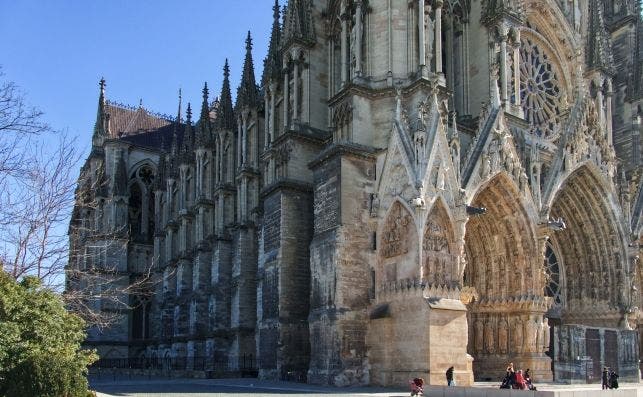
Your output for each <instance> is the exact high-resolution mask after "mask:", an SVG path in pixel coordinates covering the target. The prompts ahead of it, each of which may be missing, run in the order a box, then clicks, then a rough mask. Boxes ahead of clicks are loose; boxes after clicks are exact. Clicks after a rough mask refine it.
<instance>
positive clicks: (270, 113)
mask: <svg viewBox="0 0 643 397" xmlns="http://www.w3.org/2000/svg"><path fill="white" fill-rule="evenodd" d="M273 92H274V91H273V90H272V84H270V86H269V88H268V92H267V93H266V95H265V96H264V100H263V106H264V109H266V119H265V120H264V131H266V132H265V134H264V136H263V138H264V140H263V147H264V149H267V148H268V146H270V134H271V133H272V126H273V122H272V119H273V117H274V115H275V109H274V107H273V104H274V99H273V98H274V95H273Z"/></svg>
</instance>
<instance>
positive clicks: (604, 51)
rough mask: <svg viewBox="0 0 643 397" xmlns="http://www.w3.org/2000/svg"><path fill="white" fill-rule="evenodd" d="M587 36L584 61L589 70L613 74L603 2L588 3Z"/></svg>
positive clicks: (595, 0) (596, 0)
mask: <svg viewBox="0 0 643 397" xmlns="http://www.w3.org/2000/svg"><path fill="white" fill-rule="evenodd" d="M588 30H589V32H588V35H587V49H586V51H587V53H586V61H587V68H588V69H589V70H601V71H603V72H605V73H607V74H613V73H614V58H613V56H612V46H611V45H610V39H609V35H608V33H607V29H606V27H605V18H604V17H603V2H602V1H601V0H590V1H589V26H588Z"/></svg>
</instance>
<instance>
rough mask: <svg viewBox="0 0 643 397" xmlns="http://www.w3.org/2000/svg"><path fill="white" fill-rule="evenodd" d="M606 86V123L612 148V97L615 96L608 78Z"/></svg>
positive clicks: (610, 80)
mask: <svg viewBox="0 0 643 397" xmlns="http://www.w3.org/2000/svg"><path fill="white" fill-rule="evenodd" d="M605 86H606V89H607V90H606V92H605V95H606V96H607V98H606V99H605V107H606V113H607V114H606V119H607V120H605V122H606V124H607V143H608V144H609V145H610V146H613V145H614V137H613V136H612V95H613V94H614V90H613V89H612V79H610V78H608V79H607V81H606V82H605Z"/></svg>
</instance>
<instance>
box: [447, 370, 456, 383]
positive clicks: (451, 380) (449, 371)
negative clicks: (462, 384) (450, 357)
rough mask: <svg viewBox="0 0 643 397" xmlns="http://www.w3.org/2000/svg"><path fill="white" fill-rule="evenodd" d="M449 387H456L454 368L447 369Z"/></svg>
mask: <svg viewBox="0 0 643 397" xmlns="http://www.w3.org/2000/svg"><path fill="white" fill-rule="evenodd" d="M447 386H455V380H453V366H451V367H449V369H447Z"/></svg>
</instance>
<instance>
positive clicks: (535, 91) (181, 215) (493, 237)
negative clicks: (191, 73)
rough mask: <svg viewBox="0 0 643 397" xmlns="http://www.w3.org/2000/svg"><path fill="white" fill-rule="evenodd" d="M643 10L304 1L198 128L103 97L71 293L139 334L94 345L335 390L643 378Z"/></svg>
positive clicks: (630, 0)
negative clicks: (520, 379) (516, 376)
mask: <svg viewBox="0 0 643 397" xmlns="http://www.w3.org/2000/svg"><path fill="white" fill-rule="evenodd" d="M640 11H641V10H640V5H639V4H638V3H637V2H636V1H634V0H618V1H601V0H574V1H571V0H545V1H533V0H473V1H469V0H447V1H443V0H388V1H380V0H370V1H366V0H363V1H360V0H324V1H322V0H320V1H316V0H290V1H289V2H288V5H287V7H286V9H285V11H284V15H283V24H282V23H280V22H281V21H282V18H281V17H282V15H281V13H280V8H279V5H278V4H277V3H276V4H275V12H274V16H273V17H274V24H273V30H272V33H271V35H272V38H271V42H270V48H269V51H268V56H267V58H266V60H265V61H264V71H263V77H262V79H261V82H260V83H259V84H257V83H256V82H255V76H254V67H253V60H252V52H251V50H252V45H251V40H250V36H248V40H247V47H246V61H245V65H244V70H243V75H242V76H243V77H242V82H241V85H240V87H239V90H238V92H237V98H236V103H235V104H234V106H233V103H232V98H231V92H230V86H229V82H228V76H229V70H228V67H227V63H226V67H225V68H224V83H223V89H222V92H221V94H220V96H219V97H218V98H217V99H216V100H215V101H212V102H210V99H209V93H208V90H207V85H206V87H204V90H203V103H202V107H201V114H200V116H199V118H198V120H197V121H196V122H193V121H192V113H191V108H190V106H189V105H188V110H187V113H186V116H185V119H183V115H182V112H181V105H179V112H178V115H177V117H176V118H175V119H172V118H166V117H161V116H158V115H154V114H151V113H150V112H148V111H146V110H145V109H143V108H127V107H124V106H121V105H116V104H113V103H110V102H108V101H107V100H106V99H105V94H104V90H105V84H104V82H101V93H100V99H99V109H98V117H97V121H96V127H95V129H94V137H93V147H92V152H91V154H90V156H89V158H88V159H87V162H86V164H85V165H84V167H83V168H82V170H81V177H80V180H79V188H78V201H77V205H76V207H75V210H74V216H73V219H72V222H71V226H70V241H71V249H72V251H71V252H72V253H71V255H70V261H69V266H68V288H69V289H70V290H84V291H93V294H92V295H93V296H94V297H95V298H93V299H89V300H88V305H91V306H92V307H94V308H95V309H96V310H97V311H98V312H104V313H110V314H112V317H113V318H114V319H115V321H114V322H113V325H112V326H111V327H109V328H106V329H101V330H98V329H91V330H90V333H89V336H88V340H87V344H88V345H90V346H95V347H97V348H98V349H99V352H100V353H101V355H102V357H103V358H117V357H145V358H147V359H149V360H154V359H157V360H158V359H165V358H173V359H179V360H180V362H181V363H182V365H181V366H180V368H178V369H179V370H188V371H192V372H194V373H202V372H203V371H207V370H208V369H211V368H215V367H216V366H217V365H219V364H221V363H224V364H225V366H226V368H228V369H229V370H231V371H232V372H234V371H241V370H243V369H244V368H246V367H247V360H248V359H250V360H251V361H250V362H251V363H255V364H252V365H251V366H255V365H256V366H257V369H258V374H259V376H260V377H262V378H270V379H293V380H294V379H296V380H306V381H308V382H311V383H319V384H333V385H355V384H377V385H401V384H405V383H406V382H407V381H408V379H409V378H413V377H415V376H421V377H424V378H425V379H427V380H428V382H429V383H431V384H441V383H443V382H445V380H444V371H445V370H446V368H448V367H449V366H451V365H453V366H455V378H456V381H457V383H458V385H468V384H471V383H472V382H473V380H474V379H497V378H498V377H499V376H501V375H502V373H503V371H504V368H505V366H506V365H507V363H508V362H510V361H512V362H514V364H515V365H516V366H518V367H521V368H531V372H532V374H533V376H534V378H536V379H538V380H551V379H555V380H557V381H578V380H579V379H581V378H582V376H581V375H579V374H585V375H586V376H587V379H589V378H590V376H589V374H590V372H591V371H594V372H595V370H596V369H597V368H601V367H602V366H603V365H609V366H611V367H613V368H616V369H617V370H619V371H620V372H621V375H622V377H621V379H632V380H633V379H637V377H638V375H637V374H638V371H637V365H638V358H639V356H640V350H639V345H640V344H639V342H638V335H639V333H640V331H639V332H637V331H633V330H636V329H639V330H640V329H643V328H642V327H641V322H643V319H641V318H640V317H639V315H638V313H639V309H638V307H641V305H642V304H643V301H641V296H640V294H639V292H638V291H640V289H641V287H642V285H641V276H640V274H641V268H640V267H641V264H640V261H639V260H638V257H639V255H640V254H641V251H640V250H641V249H640V247H641V244H642V243H643V241H642V240H641V236H642V230H643V228H642V223H643V222H641V213H642V211H643V189H642V188H641V182H640V174H641V113H642V108H641V106H642V102H641V98H642V95H643V82H642V78H643V75H642V71H643V69H642V61H643V58H642V56H643V53H642V47H641V45H640V42H641V40H642V37H643V36H642V34H643V30H642V29H643V23H642V20H641V17H640ZM89 274H91V275H92V277H89V276H88V275H89ZM131 285H136V286H137V288H131ZM105 291H110V292H114V293H115V294H116V295H117V296H119V297H120V298H121V299H118V300H117V301H119V302H121V305H120V306H119V305H115V304H113V303H110V302H112V301H111V300H108V299H105V298H103V296H104V294H101V292H103V293H104V292H105ZM154 362H156V361H154ZM552 363H553V366H552ZM590 363H591V365H590ZM590 367H591V371H590ZM552 368H553V371H552ZM583 371H584V372H583ZM592 373H593V372H592Z"/></svg>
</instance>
